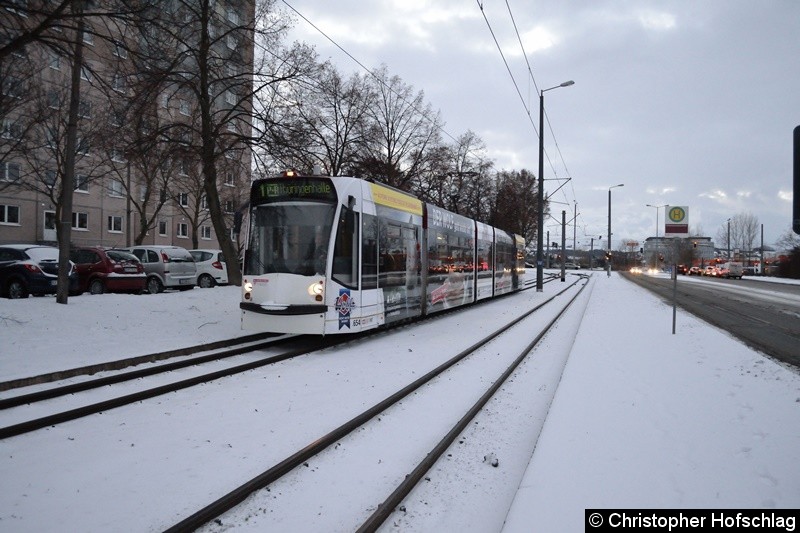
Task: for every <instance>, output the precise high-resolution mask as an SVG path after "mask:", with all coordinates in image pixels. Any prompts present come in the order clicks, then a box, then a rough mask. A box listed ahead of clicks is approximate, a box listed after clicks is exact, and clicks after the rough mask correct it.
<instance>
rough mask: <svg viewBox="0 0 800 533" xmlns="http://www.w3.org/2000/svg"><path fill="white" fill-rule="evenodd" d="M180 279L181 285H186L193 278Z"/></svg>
mask: <svg viewBox="0 0 800 533" xmlns="http://www.w3.org/2000/svg"><path fill="white" fill-rule="evenodd" d="M178 281H179V283H180V284H181V285H186V284H188V283H189V282H190V281H192V280H190V279H181V280H178Z"/></svg>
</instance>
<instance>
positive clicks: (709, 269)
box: [703, 265, 717, 277]
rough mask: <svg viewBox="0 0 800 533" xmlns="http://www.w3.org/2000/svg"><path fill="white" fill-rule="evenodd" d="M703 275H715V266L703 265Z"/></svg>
mask: <svg viewBox="0 0 800 533" xmlns="http://www.w3.org/2000/svg"><path fill="white" fill-rule="evenodd" d="M703 275H704V276H711V277H714V276H716V275H717V267H715V266H714V265H708V266H707V267H705V268H704V269H703Z"/></svg>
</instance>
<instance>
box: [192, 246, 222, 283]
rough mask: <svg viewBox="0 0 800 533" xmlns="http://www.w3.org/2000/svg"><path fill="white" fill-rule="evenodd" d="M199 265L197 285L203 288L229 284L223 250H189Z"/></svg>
mask: <svg viewBox="0 0 800 533" xmlns="http://www.w3.org/2000/svg"><path fill="white" fill-rule="evenodd" d="M189 253H190V254H192V257H194V262H195V264H196V265H197V286H198V287H201V288H203V289H208V288H210V287H214V286H215V285H227V283H228V267H227V265H226V264H225V257H224V256H223V255H222V250H189Z"/></svg>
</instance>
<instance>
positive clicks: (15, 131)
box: [0, 119, 22, 139]
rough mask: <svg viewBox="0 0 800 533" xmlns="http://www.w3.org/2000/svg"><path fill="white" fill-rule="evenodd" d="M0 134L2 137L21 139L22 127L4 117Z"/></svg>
mask: <svg viewBox="0 0 800 533" xmlns="http://www.w3.org/2000/svg"><path fill="white" fill-rule="evenodd" d="M0 136H2V137H3V139H21V138H22V128H21V127H20V125H19V124H17V123H15V122H12V121H11V120H8V119H6V120H4V121H3V131H2V132H1V133H0Z"/></svg>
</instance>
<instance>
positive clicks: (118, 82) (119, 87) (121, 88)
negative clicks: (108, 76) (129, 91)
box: [111, 72, 127, 94]
mask: <svg viewBox="0 0 800 533" xmlns="http://www.w3.org/2000/svg"><path fill="white" fill-rule="evenodd" d="M111 87H112V88H113V89H114V90H115V91H117V92H118V93H123V94H125V91H126V88H127V83H126V82H125V76H124V75H123V74H120V73H119V72H117V73H115V74H114V79H113V80H112V81H111Z"/></svg>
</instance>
